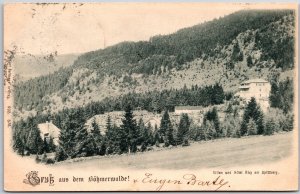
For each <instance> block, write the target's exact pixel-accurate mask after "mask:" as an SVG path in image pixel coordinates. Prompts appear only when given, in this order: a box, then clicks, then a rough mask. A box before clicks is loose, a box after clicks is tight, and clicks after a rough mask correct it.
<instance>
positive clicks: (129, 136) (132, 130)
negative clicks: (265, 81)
mask: <svg viewBox="0 0 300 194" xmlns="http://www.w3.org/2000/svg"><path fill="white" fill-rule="evenodd" d="M121 128H122V130H123V131H124V133H125V136H126V137H125V139H126V141H125V142H124V143H122V145H121V150H122V151H123V150H127V151H128V152H129V153H130V152H136V151H137V142H138V137H139V133H138V127H137V124H136V120H135V119H133V113H132V108H131V106H129V105H128V106H127V107H126V108H125V115H124V119H122V126H121Z"/></svg>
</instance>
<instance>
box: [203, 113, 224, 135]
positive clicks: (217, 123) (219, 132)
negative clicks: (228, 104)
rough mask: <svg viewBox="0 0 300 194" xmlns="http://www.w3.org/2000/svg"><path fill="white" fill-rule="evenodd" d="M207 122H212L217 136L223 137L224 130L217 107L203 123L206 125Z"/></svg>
mask: <svg viewBox="0 0 300 194" xmlns="http://www.w3.org/2000/svg"><path fill="white" fill-rule="evenodd" d="M207 121H212V122H213V123H214V129H215V131H216V134H215V136H216V137H221V136H222V129H221V127H220V121H219V116H218V111H217V109H216V107H214V108H213V109H212V110H209V111H208V112H207V113H206V114H205V115H204V118H203V123H204V125H206V122H207Z"/></svg>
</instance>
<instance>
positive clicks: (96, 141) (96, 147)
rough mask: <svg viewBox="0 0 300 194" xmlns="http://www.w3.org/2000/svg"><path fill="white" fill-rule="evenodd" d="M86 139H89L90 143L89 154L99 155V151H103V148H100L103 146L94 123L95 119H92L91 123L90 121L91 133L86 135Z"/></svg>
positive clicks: (98, 130) (101, 138) (96, 125)
mask: <svg viewBox="0 0 300 194" xmlns="http://www.w3.org/2000/svg"><path fill="white" fill-rule="evenodd" d="M88 139H89V142H90V145H89V146H91V147H90V149H91V152H92V153H93V154H96V155H100V152H101V149H104V148H102V146H103V144H102V141H103V137H102V135H101V133H100V129H99V126H98V124H97V123H96V121H95V119H93V121H92V124H91V131H90V133H89V134H88Z"/></svg>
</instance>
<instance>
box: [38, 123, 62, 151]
mask: <svg viewBox="0 0 300 194" xmlns="http://www.w3.org/2000/svg"><path fill="white" fill-rule="evenodd" d="M38 129H39V130H40V132H41V138H42V139H46V140H47V141H49V140H50V137H51V138H53V143H54V144H55V145H58V138H59V134H60V129H59V128H58V127H56V126H55V125H54V124H53V123H52V121H50V122H48V121H46V123H40V124H38Z"/></svg>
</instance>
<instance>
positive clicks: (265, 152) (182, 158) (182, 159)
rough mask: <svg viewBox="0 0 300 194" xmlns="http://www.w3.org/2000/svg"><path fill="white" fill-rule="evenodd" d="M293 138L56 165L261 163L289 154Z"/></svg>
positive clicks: (206, 144)
mask: <svg viewBox="0 0 300 194" xmlns="http://www.w3.org/2000/svg"><path fill="white" fill-rule="evenodd" d="M292 138H293V133H292V132H288V133H282V134H276V135H272V136H251V137H244V138H227V139H218V140H213V141H206V142H194V143H192V144H191V145H190V146H188V147H174V148H165V149H162V150H157V151H148V152H143V153H136V154H130V155H128V154H126V155H125V154H124V155H118V156H116V155H113V156H102V157H101V156H95V157H89V158H79V159H75V160H72V161H70V160H69V161H64V162H60V163H56V164H55V165H57V166H60V167H64V168H66V169H74V168H82V169H88V168H91V169H95V168H97V167H99V168H105V169H107V168H114V167H119V168H135V169H148V168H164V169H195V168H209V167H210V168H211V167H232V166H237V165H239V166H240V165H248V164H261V163H267V162H272V161H277V160H280V159H282V158H284V157H286V156H288V155H289V154H290V152H291V148H292Z"/></svg>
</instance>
